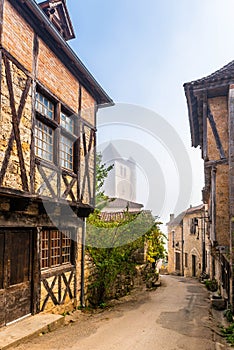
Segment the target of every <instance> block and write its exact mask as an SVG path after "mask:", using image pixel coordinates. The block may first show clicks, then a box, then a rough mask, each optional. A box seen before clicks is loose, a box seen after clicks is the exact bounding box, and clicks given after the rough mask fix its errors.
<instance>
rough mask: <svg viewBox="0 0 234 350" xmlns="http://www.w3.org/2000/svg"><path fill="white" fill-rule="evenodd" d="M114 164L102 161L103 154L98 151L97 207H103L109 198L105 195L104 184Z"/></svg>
mask: <svg viewBox="0 0 234 350" xmlns="http://www.w3.org/2000/svg"><path fill="white" fill-rule="evenodd" d="M113 167H114V164H112V165H109V166H107V165H106V163H102V155H101V153H97V155H96V187H95V192H96V207H97V208H99V209H102V207H104V206H105V203H106V201H107V200H108V196H106V195H105V193H104V190H103V185H104V183H105V180H106V178H107V176H108V174H109V172H110V171H111V170H112V169H113Z"/></svg>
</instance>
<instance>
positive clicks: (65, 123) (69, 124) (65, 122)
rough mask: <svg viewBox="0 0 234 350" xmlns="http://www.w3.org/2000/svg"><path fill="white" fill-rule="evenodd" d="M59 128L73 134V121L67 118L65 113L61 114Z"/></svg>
mask: <svg viewBox="0 0 234 350" xmlns="http://www.w3.org/2000/svg"><path fill="white" fill-rule="evenodd" d="M61 126H62V127H63V128H64V129H66V130H67V131H68V132H70V133H72V134H74V119H72V118H71V117H68V116H67V115H66V114H65V113H61Z"/></svg>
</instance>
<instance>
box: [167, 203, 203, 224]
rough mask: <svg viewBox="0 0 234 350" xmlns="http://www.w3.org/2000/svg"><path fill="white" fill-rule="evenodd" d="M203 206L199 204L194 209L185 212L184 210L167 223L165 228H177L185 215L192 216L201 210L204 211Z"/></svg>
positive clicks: (190, 208)
mask: <svg viewBox="0 0 234 350" xmlns="http://www.w3.org/2000/svg"><path fill="white" fill-rule="evenodd" d="M204 208H205V205H204V204H199V205H197V206H195V207H189V208H188V209H187V210H184V211H183V212H182V213H180V214H179V215H178V216H176V217H175V218H174V219H172V220H170V221H169V222H168V223H167V226H179V225H181V224H182V222H183V219H184V217H185V216H186V215H189V214H194V213H197V212H200V211H202V210H204Z"/></svg>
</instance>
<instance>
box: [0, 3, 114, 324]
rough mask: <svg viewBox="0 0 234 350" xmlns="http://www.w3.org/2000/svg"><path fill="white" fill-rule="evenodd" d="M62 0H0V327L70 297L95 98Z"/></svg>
mask: <svg viewBox="0 0 234 350" xmlns="http://www.w3.org/2000/svg"><path fill="white" fill-rule="evenodd" d="M72 38H74V30H73V27H72V23H71V20H70V17H69V14H68V10H67V6H66V1H65V0H48V1H44V2H42V3H41V4H39V5H38V4H37V3H36V2H35V1H34V0H27V1H23V0H22V1H21V0H0V77H1V78H0V93H1V98H0V130H1V132H0V326H2V325H5V324H8V323H10V322H12V321H14V320H16V319H19V318H21V317H24V316H26V315H28V314H36V313H39V312H42V311H49V310H52V309H57V310H58V311H62V309H64V308H72V307H74V306H76V305H79V303H80V298H82V297H83V295H82V293H83V290H84V288H83V283H84V281H83V271H84V266H83V264H84V260H82V257H83V258H84V249H83V246H82V245H81V243H82V242H83V243H84V230H85V224H84V222H85V217H87V216H88V215H89V213H90V212H92V211H93V208H94V182H95V132H96V112H97V109H98V106H100V105H102V106H108V105H109V104H112V100H111V99H110V98H109V96H108V95H107V94H106V93H105V91H104V90H103V89H102V88H101V86H100V85H99V84H98V83H97V81H96V80H95V79H94V77H93V76H92V75H91V74H90V72H89V71H88V70H87V68H86V67H85V66H84V65H83V64H82V62H81V61H80V59H79V58H78V57H77V56H76V54H75V53H74V51H73V50H72V49H71V47H70V46H69V45H68V43H67V41H68V40H69V39H72Z"/></svg>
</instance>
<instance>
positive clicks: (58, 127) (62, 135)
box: [35, 86, 79, 174]
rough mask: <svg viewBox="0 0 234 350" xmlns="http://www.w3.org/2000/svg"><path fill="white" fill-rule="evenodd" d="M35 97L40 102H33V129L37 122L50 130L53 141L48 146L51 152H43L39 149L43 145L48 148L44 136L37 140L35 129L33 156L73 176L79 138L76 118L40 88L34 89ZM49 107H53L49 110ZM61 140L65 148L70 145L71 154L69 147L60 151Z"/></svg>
mask: <svg viewBox="0 0 234 350" xmlns="http://www.w3.org/2000/svg"><path fill="white" fill-rule="evenodd" d="M36 96H39V97H41V98H40V100H41V101H40V103H38V102H37V100H36V102H35V114H36V121H35V129H36V124H37V123H38V122H39V123H41V125H44V126H45V127H46V128H47V129H48V130H51V134H52V140H53V141H52V144H50V145H49V146H50V147H52V152H50V151H49V150H48V149H45V150H44V151H43V149H42V148H41V147H42V146H43V145H45V146H48V145H47V143H46V135H45V134H44V135H43V137H44V139H43V140H41V139H39V137H38V130H37V129H36V132H35V155H36V157H38V158H40V159H42V160H43V161H47V162H49V163H52V164H54V165H56V166H61V167H62V168H63V169H64V170H66V171H68V172H71V173H72V174H75V173H76V171H77V169H76V168H77V161H76V158H77V157H78V151H77V147H76V142H77V140H78V137H79V126H78V118H76V115H75V114H74V113H72V112H71V111H70V110H69V109H68V107H66V106H65V105H64V104H63V103H62V102H60V101H58V100H57V99H56V97H54V96H53V95H52V94H51V95H50V94H49V93H48V92H47V91H44V90H43V88H41V87H40V86H38V87H37V89H36ZM47 105H49V106H50V108H49V109H48V111H47V110H46V107H47ZM41 106H43V107H41ZM51 106H53V107H52V108H51ZM48 113H49V114H48ZM51 113H52V114H51ZM63 116H66V118H67V120H66V121H65V122H64V121H63V120H62V118H63ZM69 120H70V122H69ZM71 126H72V128H71ZM39 131H40V130H39ZM62 140H65V141H66V140H67V146H68V144H69V143H70V145H71V143H72V153H71V152H69V151H68V149H69V147H64V146H63V149H62V147H61V145H64V142H63V143H61V141H62ZM60 149H61V151H60ZM51 154H52V155H51ZM47 155H48V156H47ZM61 156H62V157H61Z"/></svg>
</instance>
